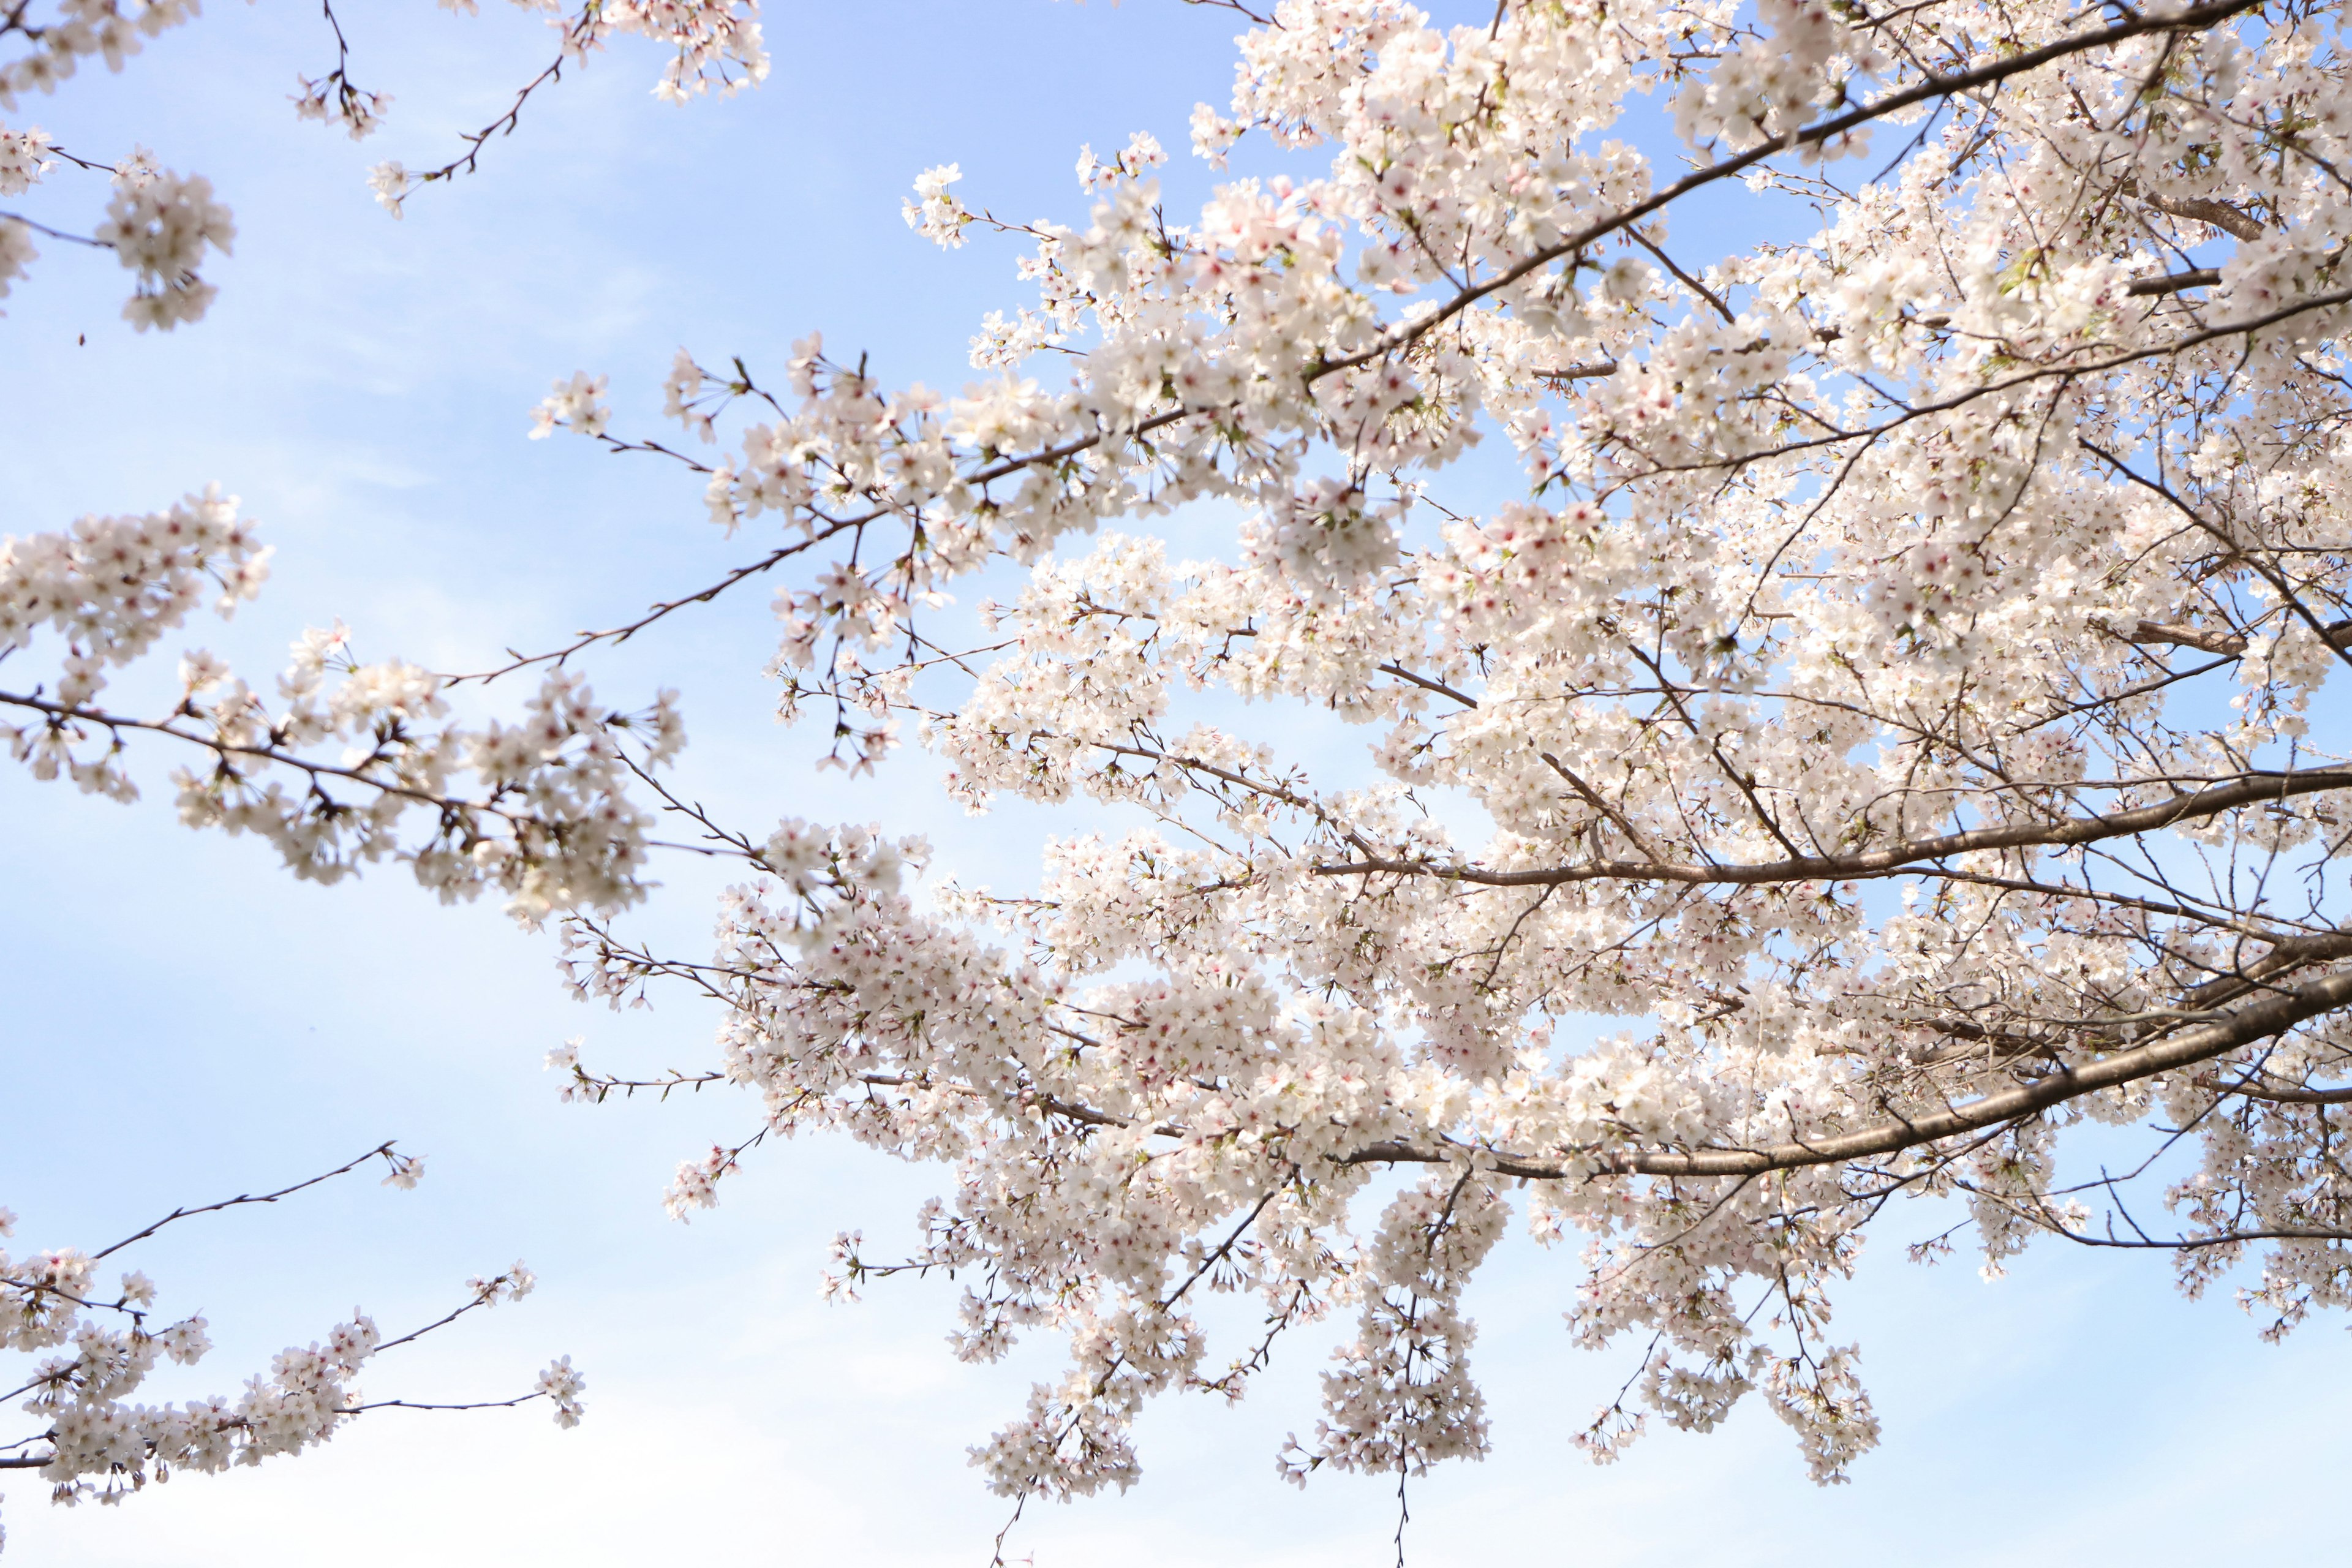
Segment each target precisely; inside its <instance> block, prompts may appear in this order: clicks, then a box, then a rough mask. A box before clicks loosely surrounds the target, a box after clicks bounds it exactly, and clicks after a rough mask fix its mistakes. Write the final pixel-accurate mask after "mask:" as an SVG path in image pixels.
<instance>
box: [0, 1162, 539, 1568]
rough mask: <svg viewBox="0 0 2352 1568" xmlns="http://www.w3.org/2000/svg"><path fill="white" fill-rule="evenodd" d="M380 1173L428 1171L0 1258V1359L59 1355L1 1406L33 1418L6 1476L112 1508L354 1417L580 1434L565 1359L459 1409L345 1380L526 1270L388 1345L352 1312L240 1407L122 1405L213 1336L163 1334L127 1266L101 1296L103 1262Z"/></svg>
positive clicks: (281, 1191)
mask: <svg viewBox="0 0 2352 1568" xmlns="http://www.w3.org/2000/svg"><path fill="white" fill-rule="evenodd" d="M378 1161H382V1162H383V1164H384V1166H385V1168H386V1171H387V1173H386V1175H385V1176H384V1178H383V1181H384V1184H386V1185H387V1186H398V1187H413V1186H415V1184H416V1181H417V1178H418V1176H419V1175H420V1174H421V1173H422V1171H423V1167H424V1162H423V1161H421V1160H418V1159H415V1158H414V1157H412V1156H409V1155H406V1154H402V1153H400V1152H397V1151H396V1150H395V1149H394V1147H393V1145H391V1144H389V1143H385V1144H382V1145H380V1146H378V1147H377V1148H374V1149H372V1150H370V1151H368V1152H366V1153H364V1154H362V1155H361V1156H360V1157H359V1158H358V1159H356V1160H352V1161H350V1162H348V1163H344V1164H342V1165H339V1166H337V1167H336V1168H335V1169H334V1170H331V1171H328V1172H325V1173H322V1174H320V1175H316V1176H312V1177H311V1178H310V1179H309V1180H308V1181H303V1182H297V1183H295V1184H293V1185H291V1186H287V1187H280V1188H278V1190H277V1191H275V1192H269V1193H257V1194H240V1195H238V1196H236V1197H233V1198H224V1199H222V1200H221V1201H219V1202H217V1203H210V1204H205V1205H200V1206H198V1207H194V1208H178V1209H173V1211H172V1212H171V1213H170V1214H168V1215H164V1216H163V1218H162V1219H159V1220H157V1221H155V1222H154V1223H153V1224H152V1225H149V1226H145V1227H144V1228H142V1229H141V1230H138V1231H135V1232H133V1233H132V1234H131V1235H130V1236H127V1237H123V1238H122V1239H121V1240H120V1241H118V1242H115V1243H114V1244H113V1245H112V1246H110V1247H100V1249H99V1250H98V1251H96V1252H90V1253H84V1252H81V1251H79V1250H76V1249H74V1248H70V1247H68V1248H64V1249H60V1250H57V1251H47V1252H36V1253H33V1254H32V1255H30V1256H28V1257H26V1258H10V1257H9V1256H8V1254H7V1253H6V1252H5V1251H0V1351H10V1352H16V1353H18V1354H32V1353H36V1352H43V1351H52V1352H58V1353H55V1354H50V1355H47V1356H44V1357H43V1358H42V1359H41V1360H39V1361H38V1362H37V1363H35V1365H34V1367H33V1369H32V1375H31V1376H30V1377H29V1378H27V1379H26V1380H25V1381H23V1382H22V1383H21V1384H17V1386H16V1387H14V1388H12V1389H11V1390H10V1391H9V1392H8V1393H7V1394H5V1398H6V1399H7V1400H9V1401H11V1402H14V1401H16V1400H17V1399H20V1398H25V1396H26V1395H29V1396H30V1397H29V1398H26V1399H25V1405H24V1409H25V1411H26V1413H27V1414H28V1415H31V1416H32V1417H33V1418H34V1419H33V1429H32V1430H30V1431H28V1432H26V1433H25V1435H24V1436H17V1437H13V1438H10V1439H8V1440H6V1441H0V1470H37V1471H38V1472H39V1473H40V1476H41V1479H44V1480H47V1481H48V1482H49V1483H50V1485H51V1495H52V1496H53V1497H54V1498H55V1499H56V1500H58V1501H59V1502H63V1503H75V1502H79V1501H82V1500H88V1499H94V1500H98V1501H100V1502H108V1503H111V1502H119V1501H121V1500H122V1499H123V1498H124V1497H126V1496H128V1495H130V1494H131V1493H132V1492H135V1491H138V1490H140V1489H143V1488H144V1487H145V1486H146V1485H147V1483H148V1482H149V1481H150V1480H155V1481H168V1480H170V1479H172V1476H173V1472H174V1471H183V1472H184V1471H195V1472H199V1473H201V1472H205V1471H217V1470H224V1469H226V1468H229V1467H230V1466H231V1465H257V1464H259V1463H260V1462H261V1461H262V1460H263V1459H265V1458H269V1457H270V1456H272V1455H275V1454H290V1453H297V1452H299V1451H300V1450H301V1449H303V1448H306V1447H310V1446H311V1445H313V1444H317V1443H323V1442H325V1441H326V1440H327V1439H328V1438H330V1437H331V1436H333V1435H334V1434H335V1432H336V1430H337V1429H338V1428H340V1427H341V1426H343V1425H344V1424H345V1423H346V1422H348V1421H350V1420H351V1419H352V1417H353V1416H356V1415H362V1414H363V1413H365V1412H367V1411H370V1410H383V1409H411V1410H449V1409H460V1410H481V1409H493V1408H507V1407H510V1406H513V1405H525V1404H529V1403H530V1402H531V1401H532V1400H537V1399H545V1400H547V1401H549V1402H550V1403H551V1405H553V1406H554V1408H555V1416H556V1420H557V1421H558V1422H560V1423H561V1424H562V1425H563V1426H574V1425H577V1424H578V1422H579V1419H580V1410H581V1403H580V1392H581V1389H582V1387H583V1380H582V1379H581V1377H580V1376H579V1374H578V1373H576V1372H574V1371H573V1370H572V1363H571V1359H570V1358H569V1357H562V1358H559V1359H558V1360H557V1361H555V1362H554V1363H551V1365H550V1366H549V1367H548V1368H547V1370H546V1371H545V1372H543V1373H541V1374H540V1378H539V1384H538V1386H537V1387H536V1388H534V1389H533V1390H532V1391H531V1392H530V1393H529V1394H518V1395H516V1396H515V1397H513V1398H511V1399H499V1400H480V1401H474V1402H469V1403H467V1404H462V1405H421V1404H417V1403H415V1402H412V1401H408V1400H400V1399H379V1400H373V1401H367V1400H362V1398H361V1397H360V1394H359V1390H358V1388H357V1386H356V1385H355V1384H353V1383H352V1378H353V1377H354V1376H356V1375H357V1374H358V1373H359V1371H360V1369H361V1368H362V1366H363V1365H364V1364H365V1363H367V1362H369V1361H370V1360H372V1359H373V1357H375V1356H377V1355H380V1354H382V1353H383V1352H386V1351H391V1350H396V1349H398V1348H399V1347H400V1346H402V1345H404V1344H409V1343H412V1342H415V1341H416V1340H418V1339H421V1338H423V1337H424V1336H425V1335H426V1334H429V1333H432V1332H434V1331H436V1330H438V1329H441V1328H445V1327H446V1326H447V1325H448V1324H450V1323H453V1322H455V1321H457V1320H458V1319H459V1318H461V1317H463V1316H465V1315H466V1314H467V1313H468V1312H471V1311H473V1310H476V1309H477V1308H481V1307H493V1306H496V1305H498V1304H499V1302H501V1301H512V1300H520V1299H521V1298H522V1297H524V1296H527V1295H529V1294H530V1291H531V1288H532V1286H533V1285H534V1284H536V1283H537V1281H536V1279H534V1277H533V1276H532V1274H531V1271H530V1269H529V1268H526V1267H525V1266H524V1265H522V1264H520V1263H517V1264H516V1265H515V1266H514V1267H513V1268H509V1269H508V1270H506V1271H505V1272H504V1273H502V1274H499V1275H498V1276H496V1277H495V1278H492V1279H469V1280H467V1282H466V1290H467V1300H465V1301H464V1302H463V1303H462V1304H460V1305H459V1306H458V1307H457V1308H456V1309H455V1310H452V1311H450V1312H448V1313H447V1314H446V1315H445V1316H443V1317H441V1318H439V1319H437V1320H436V1321H433V1322H430V1323H427V1324H425V1326H424V1327H422V1328H419V1329H415V1330H413V1331H410V1332H408V1333H405V1334H402V1335H399V1336H398V1337H396V1338H394V1339H389V1340H387V1339H385V1338H384V1337H383V1333H382V1332H381V1331H379V1330H378V1329H377V1328H376V1326H375V1322H374V1321H373V1319H371V1318H370V1317H368V1315H367V1314H366V1313H364V1312H354V1313H353V1314H352V1321H350V1322H348V1323H338V1324H336V1325H335V1327H334V1330H333V1331H331V1333H329V1334H328V1336H327V1339H326V1342H325V1343H323V1344H320V1343H312V1344H310V1345H307V1346H291V1347H289V1348H288V1349H286V1350H284V1351H281V1352H278V1355H277V1356H276V1357H274V1358H273V1359H272V1360H271V1363H270V1366H269V1371H268V1373H267V1374H266V1375H260V1376H256V1377H251V1378H248V1379H247V1381H246V1384H245V1392H244V1394H242V1395H240V1396H239V1397H237V1398H236V1399H230V1398H227V1397H225V1396H215V1397H212V1398H206V1399H194V1400H189V1401H186V1402H184V1403H182V1404H179V1405H147V1404H135V1403H132V1401H131V1397H130V1396H131V1394H135V1393H137V1392H138V1391H139V1390H140V1388H141V1387H142V1384H144V1383H145V1382H146V1380H147V1377H148V1374H149V1373H152V1372H153V1371H154V1370H155V1367H156V1364H157V1363H159V1362H162V1361H167V1360H168V1361H171V1362H174V1363H179V1364H182V1365H193V1364H194V1363H196V1362H198V1361H201V1360H203V1359H204V1357H205V1354H206V1352H209V1351H210V1350H211V1349H212V1340H211V1337H210V1335H209V1334H208V1333H207V1332H206V1331H207V1330H208V1329H209V1328H210V1326H211V1325H210V1324H209V1323H207V1322H206V1321H205V1319H204V1318H203V1316H202V1315H197V1316H194V1317H188V1318H183V1319H180V1320H178V1321H174V1322H171V1323H168V1324H166V1323H162V1322H160V1321H157V1313H156V1310H155V1297H156V1290H155V1283H154V1281H153V1280H152V1279H148V1278H147V1276H146V1275H144V1274H143V1273H141V1272H139V1271H137V1270H135V1269H134V1270H131V1272H128V1273H124V1274H122V1275H121V1276H120V1277H119V1279H118V1282H117V1284H116V1285H115V1287H114V1288H113V1289H111V1290H110V1289H107V1288H106V1286H105V1285H104V1284H103V1282H102V1279H101V1276H100V1273H99V1269H98V1266H99V1265H100V1263H102V1262H104V1261H105V1260H106V1259H107V1258H112V1257H114V1256H116V1255H117V1254H119V1253H122V1252H125V1251H127V1250H129V1249H130V1248H131V1247H135V1246H137V1245H138V1244H139V1243H141V1242H142V1241H144V1240H146V1239H147V1238H148V1237H152V1236H153V1235H154V1234H155V1233H156V1232H158V1231H160V1230H162V1229H163V1228H164V1227H165V1226H170V1225H173V1224H176V1223H178V1222H180V1221H182V1220H186V1219H194V1218H196V1217H198V1216H200V1215H210V1214H218V1213H220V1212H221V1211H223V1210H225V1209H231V1208H236V1207H240V1206H243V1205H249V1204H275V1203H278V1202H281V1201H283V1200H285V1199H287V1198H289V1197H292V1196H293V1195H294V1194H297V1193H299V1192H302V1191H303V1190H305V1189H306V1188H310V1187H314V1186H317V1185H318V1184H320V1183H321V1182H328V1181H332V1180H333V1179H334V1178H335V1177H337V1176H341V1175H348V1174H349V1173H352V1172H353V1171H356V1170H359V1169H360V1168H362V1166H367V1165H372V1164H374V1163H376V1162H378ZM15 1225H16V1215H12V1214H10V1213H9V1212H8V1211H7V1210H5V1209H0V1237H5V1236H7V1235H8V1234H9V1233H10V1231H11V1230H12V1229H13V1228H14V1226H15ZM0 1539H5V1537H0Z"/></svg>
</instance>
